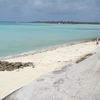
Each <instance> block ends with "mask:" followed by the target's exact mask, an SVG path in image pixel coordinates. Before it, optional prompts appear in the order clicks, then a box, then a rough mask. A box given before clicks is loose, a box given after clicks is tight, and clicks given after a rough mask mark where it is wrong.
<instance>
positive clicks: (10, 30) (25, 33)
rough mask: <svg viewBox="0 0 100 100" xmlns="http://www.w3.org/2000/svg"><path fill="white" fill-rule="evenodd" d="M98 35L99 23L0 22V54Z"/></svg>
mask: <svg viewBox="0 0 100 100" xmlns="http://www.w3.org/2000/svg"><path fill="white" fill-rule="evenodd" d="M97 36H100V25H75V24H74V25H71V24H42V23H41V24H39V23H0V56H9V55H13V54H18V53H22V52H27V51H32V50H37V49H42V48H45V47H50V46H54V45H59V44H64V43H66V42H72V41H79V40H84V39H92V38H95V37H97Z"/></svg>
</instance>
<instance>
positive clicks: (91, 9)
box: [0, 0, 100, 21]
mask: <svg viewBox="0 0 100 100" xmlns="http://www.w3.org/2000/svg"><path fill="white" fill-rule="evenodd" d="M99 4H100V0H0V19H7V20H45V19H46V20H56V19H57V20H62V19H64V20H84V21H85V20H91V21H98V20H99V21H100V18H99V17H100V13H99V12H100V7H99Z"/></svg>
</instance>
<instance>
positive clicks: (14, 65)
mask: <svg viewBox="0 0 100 100" xmlns="http://www.w3.org/2000/svg"><path fill="white" fill-rule="evenodd" d="M24 67H33V68H34V64H33V63H32V62H27V63H22V62H7V61H0V71H13V70H16V69H20V68H24Z"/></svg>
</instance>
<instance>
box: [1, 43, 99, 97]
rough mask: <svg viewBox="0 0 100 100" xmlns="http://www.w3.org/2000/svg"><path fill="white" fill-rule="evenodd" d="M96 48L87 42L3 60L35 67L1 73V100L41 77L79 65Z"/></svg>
mask: <svg viewBox="0 0 100 100" xmlns="http://www.w3.org/2000/svg"><path fill="white" fill-rule="evenodd" d="M96 48H97V45H96V41H87V42H80V43H75V44H70V45H62V46H58V47H56V48H52V49H48V50H45V51H41V52H38V53H33V54H32V53H29V54H26V55H21V56H14V57H8V58H6V59H3V60H5V61H9V62H23V63H24V62H32V63H34V66H35V67H34V68H32V67H27V68H23V69H18V70H14V71H0V99H1V98H3V97H5V96H7V95H9V94H10V93H12V92H13V91H15V90H16V89H19V88H21V87H23V86H25V85H27V84H29V83H31V82H32V81H33V80H35V79H37V78H39V77H40V76H41V75H45V74H47V73H49V72H51V71H54V70H55V69H58V68H61V67H63V66H65V65H67V64H70V65H73V64H77V63H76V62H77V60H79V59H81V58H82V57H84V56H86V55H88V54H94V53H95V51H96Z"/></svg>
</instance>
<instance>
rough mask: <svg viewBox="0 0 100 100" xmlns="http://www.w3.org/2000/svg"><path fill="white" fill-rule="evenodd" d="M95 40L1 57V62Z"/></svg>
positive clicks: (90, 40) (74, 42)
mask: <svg viewBox="0 0 100 100" xmlns="http://www.w3.org/2000/svg"><path fill="white" fill-rule="evenodd" d="M95 40H96V38H93V39H85V40H80V41H73V42H67V43H64V44H58V45H54V46H50V47H45V48H42V49H37V50H31V51H27V52H23V53H18V54H14V55H13V54H12V55H9V56H4V57H0V60H1V61H2V60H8V59H14V58H18V57H24V56H29V55H34V54H38V53H42V52H46V51H52V50H55V49H58V48H62V47H66V46H71V45H75V44H80V43H86V42H94V41H95Z"/></svg>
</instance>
